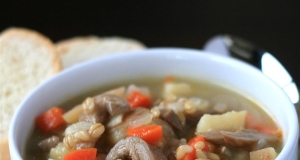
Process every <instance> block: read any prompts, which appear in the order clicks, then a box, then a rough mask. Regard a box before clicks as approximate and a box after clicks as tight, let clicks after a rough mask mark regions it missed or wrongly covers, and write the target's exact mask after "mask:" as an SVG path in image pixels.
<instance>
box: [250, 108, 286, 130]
mask: <svg viewBox="0 0 300 160" xmlns="http://www.w3.org/2000/svg"><path fill="white" fill-rule="evenodd" d="M246 128H250V129H254V130H257V131H258V132H260V133H264V134H272V135H278V134H279V135H280V134H281V133H280V129H278V128H276V127H270V126H268V125H266V124H263V123H261V122H259V121H257V120H256V119H254V118H253V116H252V115H251V114H249V113H248V114H247V116H246Z"/></svg>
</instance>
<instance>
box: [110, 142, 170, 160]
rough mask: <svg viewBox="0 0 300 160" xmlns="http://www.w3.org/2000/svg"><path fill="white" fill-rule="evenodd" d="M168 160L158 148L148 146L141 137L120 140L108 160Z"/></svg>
mask: <svg viewBox="0 0 300 160" xmlns="http://www.w3.org/2000/svg"><path fill="white" fill-rule="evenodd" d="M127 157H129V158H130V159H139V160H156V159H159V160H167V157H166V156H165V155H164V154H163V153H162V152H161V151H160V150H159V149H157V148H156V147H153V146H151V145H149V144H147V143H146V142H145V141H143V140H142V139H141V138H139V137H127V138H125V139H122V140H120V141H119V142H118V143H117V144H116V145H115V146H114V147H113V148H112V149H111V150H110V151H109V153H108V155H107V157H106V159H107V160H109V159H127Z"/></svg>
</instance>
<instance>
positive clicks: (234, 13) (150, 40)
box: [0, 0, 300, 86]
mask: <svg viewBox="0 0 300 160" xmlns="http://www.w3.org/2000/svg"><path fill="white" fill-rule="evenodd" d="M299 2H300V1H283V0H282V1H275V0H260V1H258V0H257V1H252V0H251V1H242V0H231V1H213V0H209V1H201V0H198V1H187V0H186V1H142V0H140V1H126V0H124V1H121V0H120V1H107V0H106V1H100V0H99V1H78V2H75V1H68V2H66V1H61V2H54V1H40V2H34V1H9V2H1V8H0V13H1V14H0V16H1V17H0V18H1V19H0V29H1V30H3V29H5V28H7V27H10V26H18V27H27V28H31V29H34V30H37V31H39V32H41V33H43V34H44V35H46V36H48V37H50V38H51V39H52V40H53V41H54V42H56V41H58V40H61V39H65V38H70V37H73V36H78V35H89V34H94V35H98V36H123V37H130V38H134V39H137V40H140V41H141V42H143V43H144V44H145V45H147V46H148V47H162V46H163V47H165V46H167V47H189V48H197V49H201V48H202V47H203V45H204V44H205V42H206V41H207V40H208V39H209V38H211V37H212V36H215V35H217V34H224V33H230V34H234V35H238V36H241V37H243V38H245V39H248V40H250V41H252V42H255V43H256V44H258V45H259V46H261V47H263V48H265V49H266V50H268V51H269V52H271V53H272V54H273V55H275V57H277V58H278V59H279V60H280V61H281V62H282V64H283V65H284V66H285V67H286V68H287V70H288V71H289V72H290V73H291V75H292V77H293V78H294V79H295V81H296V82H297V84H298V86H300V71H299V68H300V64H299V62H300V31H299V30H300V3H299Z"/></svg>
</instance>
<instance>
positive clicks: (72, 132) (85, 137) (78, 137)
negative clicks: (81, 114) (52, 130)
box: [63, 122, 105, 150]
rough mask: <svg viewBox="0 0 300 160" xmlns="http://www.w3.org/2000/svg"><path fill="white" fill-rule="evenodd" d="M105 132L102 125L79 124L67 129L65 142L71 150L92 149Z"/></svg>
mask: <svg viewBox="0 0 300 160" xmlns="http://www.w3.org/2000/svg"><path fill="white" fill-rule="evenodd" d="M104 130H105V128H104V126H103V125H102V124H101V123H89V122H77V123H75V124H72V125H71V126H69V127H68V128H67V129H66V131H65V137H64V139H63V142H64V145H65V147H66V148H67V149H69V150H71V149H74V148H75V149H83V148H91V147H93V146H94V145H95V143H96V141H97V140H98V139H99V138H100V136H101V135H102V134H103V132H104Z"/></svg>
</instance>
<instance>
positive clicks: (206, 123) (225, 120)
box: [196, 111, 247, 133]
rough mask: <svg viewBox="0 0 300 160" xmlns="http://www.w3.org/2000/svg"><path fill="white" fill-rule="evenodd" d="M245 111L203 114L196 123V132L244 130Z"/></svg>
mask: <svg viewBox="0 0 300 160" xmlns="http://www.w3.org/2000/svg"><path fill="white" fill-rule="evenodd" d="M246 114H247V112H246V111H240V112H236V111H230V112H226V113H224V114H221V115H210V114H205V115H203V116H202V117H201V119H200V121H199V122H198V125H197V128H196V132H197V133H201V132H208V131H213V130H224V131H236V130H238V129H239V128H241V127H242V128H244V126H245V122H246Z"/></svg>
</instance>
